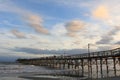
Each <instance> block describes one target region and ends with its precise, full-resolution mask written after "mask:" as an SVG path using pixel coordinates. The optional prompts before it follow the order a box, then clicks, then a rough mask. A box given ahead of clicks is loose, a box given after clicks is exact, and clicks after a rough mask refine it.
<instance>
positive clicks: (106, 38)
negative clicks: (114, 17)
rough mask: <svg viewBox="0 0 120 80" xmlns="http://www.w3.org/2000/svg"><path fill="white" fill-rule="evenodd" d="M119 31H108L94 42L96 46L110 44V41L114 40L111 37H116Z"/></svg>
mask: <svg viewBox="0 0 120 80" xmlns="http://www.w3.org/2000/svg"><path fill="white" fill-rule="evenodd" d="M119 30H120V28H119V27H115V28H114V29H112V30H111V31H109V32H108V33H107V34H105V35H103V36H102V37H101V39H100V40H99V41H98V42H96V44H110V43H111V41H113V40H114V38H113V36H114V35H116V33H117V32H118V31H119Z"/></svg>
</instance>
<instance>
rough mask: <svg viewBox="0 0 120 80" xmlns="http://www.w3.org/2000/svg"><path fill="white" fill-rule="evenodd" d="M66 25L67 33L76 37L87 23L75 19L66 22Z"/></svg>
mask: <svg viewBox="0 0 120 80" xmlns="http://www.w3.org/2000/svg"><path fill="white" fill-rule="evenodd" d="M65 27H66V30H67V35H68V36H70V37H75V36H76V33H77V32H79V31H80V30H81V29H83V28H84V27H85V24H84V22H82V21H80V20H73V21H70V22H68V23H66V25H65Z"/></svg>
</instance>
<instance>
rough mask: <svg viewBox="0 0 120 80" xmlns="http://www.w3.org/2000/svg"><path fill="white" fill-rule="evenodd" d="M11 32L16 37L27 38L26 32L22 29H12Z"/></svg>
mask: <svg viewBox="0 0 120 80" xmlns="http://www.w3.org/2000/svg"><path fill="white" fill-rule="evenodd" d="M11 33H12V34H13V35H15V36H16V37H18V38H26V36H25V34H24V33H22V32H20V31H18V30H15V29H14V30H12V31H11Z"/></svg>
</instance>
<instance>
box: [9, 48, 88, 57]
mask: <svg viewBox="0 0 120 80" xmlns="http://www.w3.org/2000/svg"><path fill="white" fill-rule="evenodd" d="M11 50H13V51H16V52H23V53H27V54H35V55H36V54H46V55H47V54H49V55H55V54H56V55H62V54H64V53H66V54H67V55H69V54H73V53H74V54H80V53H86V52H87V49H72V50H67V49H63V50H42V49H36V48H28V47H16V48H14V49H11Z"/></svg>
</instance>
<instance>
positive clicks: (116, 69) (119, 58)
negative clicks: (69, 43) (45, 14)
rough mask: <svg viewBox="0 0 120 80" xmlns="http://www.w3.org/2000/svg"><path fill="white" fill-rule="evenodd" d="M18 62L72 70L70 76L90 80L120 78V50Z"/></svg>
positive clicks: (19, 60) (20, 60)
mask: <svg viewBox="0 0 120 80" xmlns="http://www.w3.org/2000/svg"><path fill="white" fill-rule="evenodd" d="M74 54H75V53H74ZM17 61H18V62H19V63H23V64H29V65H37V66H47V67H51V68H55V69H61V70H70V71H69V72H70V75H71V74H73V75H74V76H87V77H89V78H104V77H113V76H120V48H117V49H113V50H106V51H99V52H91V53H84V54H76V55H66V56H51V57H41V58H34V59H18V60H17ZM72 71H73V72H72ZM71 72H72V73H71ZM74 72H75V73H74Z"/></svg>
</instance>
